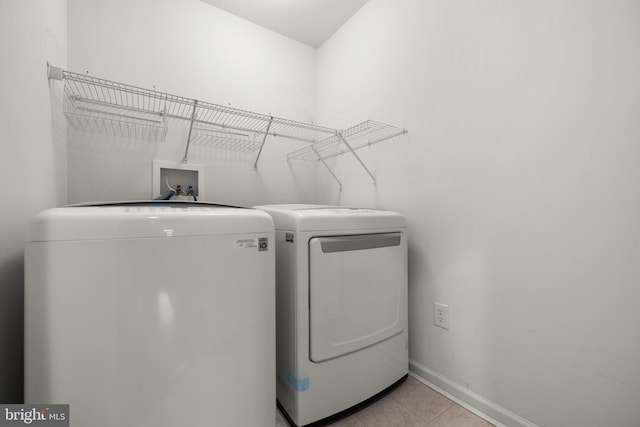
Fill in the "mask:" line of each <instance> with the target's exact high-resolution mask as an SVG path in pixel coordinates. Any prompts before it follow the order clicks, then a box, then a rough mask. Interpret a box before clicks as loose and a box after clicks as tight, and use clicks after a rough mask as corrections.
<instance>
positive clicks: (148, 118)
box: [47, 64, 407, 188]
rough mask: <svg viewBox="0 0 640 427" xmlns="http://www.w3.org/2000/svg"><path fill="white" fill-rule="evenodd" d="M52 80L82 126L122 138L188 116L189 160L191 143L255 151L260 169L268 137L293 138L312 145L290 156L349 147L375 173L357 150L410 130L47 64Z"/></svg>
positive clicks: (154, 137) (154, 135) (160, 129)
mask: <svg viewBox="0 0 640 427" xmlns="http://www.w3.org/2000/svg"><path fill="white" fill-rule="evenodd" d="M47 70H48V77H49V79H54V80H62V81H64V93H65V100H64V112H65V114H66V116H67V120H68V122H69V123H70V124H71V126H72V127H73V128H75V129H77V130H80V131H84V132H90V133H98V134H104V135H110V136H116V137H121V138H131V139H144V140H150V141H164V139H165V137H166V135H167V122H168V119H181V120H186V121H188V122H189V123H190V124H189V133H188V136H187V141H186V147H185V153H184V158H183V162H185V163H187V162H188V155H189V146H190V144H191V143H194V144H199V145H202V146H207V147H212V148H217V149H223V150H232V151H239V152H247V153H257V154H256V155H255V162H254V169H257V165H258V160H259V158H260V155H261V153H262V149H263V147H264V144H265V141H266V139H267V137H268V136H272V137H283V138H290V139H294V140H297V141H302V142H306V143H307V145H306V146H305V147H303V148H301V149H299V150H296V151H294V152H292V153H290V154H289V155H288V159H294V160H304V161H314V162H318V161H319V162H322V163H323V164H324V166H325V167H326V168H327V169H328V170H329V172H330V173H331V175H332V176H333V177H334V179H335V180H336V181H338V183H339V184H340V188H342V183H340V181H339V179H338V178H337V177H336V175H335V174H334V173H333V171H332V170H331V168H330V167H329V166H328V164H327V163H326V162H325V160H326V159H329V158H331V157H335V156H338V155H341V154H344V153H347V152H350V153H352V154H353V156H355V158H356V159H357V160H358V162H359V163H360V164H361V165H362V167H363V168H364V169H365V170H366V172H367V173H368V174H369V175H370V176H371V178H372V179H373V182H374V183H375V177H374V176H373V174H372V173H371V171H369V169H368V168H367V167H366V165H365V164H364V162H362V160H361V159H360V157H359V156H358V155H357V154H356V150H358V149H360V148H362V147H366V146H370V145H373V144H377V143H378V142H381V141H385V140H388V139H391V138H394V137H396V136H399V135H402V134H405V133H406V132H407V130H406V129H401V128H398V127H395V126H391V125H387V124H384V123H379V122H375V121H372V120H367V121H364V122H362V123H359V124H357V125H355V126H352V127H350V128H347V129H344V130H342V131H339V130H336V129H332V128H328V127H324V126H318V125H316V124H312V123H303V122H298V121H294V120H289V119H283V118H280V117H274V116H272V115H268V114H261V113H255V112H252V111H247V110H241V109H238V108H233V107H230V106H224V105H218V104H212V103H209V102H203V101H199V100H197V99H192V98H186V97H183V96H177V95H172V94H169V93H165V92H160V91H157V90H155V89H145V88H141V87H137V86H132V85H129V84H124V83H118V82H114V81H110V80H106V79H101V78H97V77H93V76H89V75H84V74H78V73H73V72H70V71H66V70H62V69H61V68H57V67H53V66H51V65H49V64H47Z"/></svg>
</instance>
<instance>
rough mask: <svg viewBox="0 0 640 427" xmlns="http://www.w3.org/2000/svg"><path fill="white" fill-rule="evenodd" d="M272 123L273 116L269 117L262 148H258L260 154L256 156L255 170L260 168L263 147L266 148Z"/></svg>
mask: <svg viewBox="0 0 640 427" xmlns="http://www.w3.org/2000/svg"><path fill="white" fill-rule="evenodd" d="M271 123H273V116H271V117H269V123H267V130H266V131H265V132H264V136H263V137H262V144H260V148H258V155H257V156H256V161H255V162H254V163H253V170H254V171H257V170H258V160H260V155H261V154H262V148H264V143H265V142H266V141H267V135H269V129H271Z"/></svg>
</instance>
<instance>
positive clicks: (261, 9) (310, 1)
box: [202, 0, 368, 48]
mask: <svg viewBox="0 0 640 427" xmlns="http://www.w3.org/2000/svg"><path fill="white" fill-rule="evenodd" d="M202 1H203V2H205V3H208V4H210V5H212V6H215V7H217V8H218V9H222V10H225V11H227V12H230V13H232V14H234V15H236V16H239V17H241V18H244V19H246V20H248V21H251V22H253V23H254V24H258V25H261V26H263V27H266V28H268V29H270V30H273V31H276V32H278V33H280V34H283V35H285V36H287V37H291V38H292V39H294V40H298V41H300V42H302V43H305V44H307V45H309V46H311V47H315V48H317V47H319V46H320V45H321V44H322V43H324V42H325V41H326V40H327V39H329V37H331V36H332V35H333V33H335V32H336V31H337V30H338V28H340V27H341V26H342V24H344V23H345V22H346V21H347V20H348V19H349V18H351V17H352V16H353V14H355V13H356V12H357V11H358V10H359V9H360V8H361V7H362V6H363V5H364V4H365V3H366V2H367V1H368V0H202Z"/></svg>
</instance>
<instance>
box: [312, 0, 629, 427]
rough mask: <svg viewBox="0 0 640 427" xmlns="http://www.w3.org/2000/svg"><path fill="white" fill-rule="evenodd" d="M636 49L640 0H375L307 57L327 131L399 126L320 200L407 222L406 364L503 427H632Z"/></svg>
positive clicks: (326, 181) (347, 162)
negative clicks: (399, 132)
mask: <svg viewBox="0 0 640 427" xmlns="http://www.w3.org/2000/svg"><path fill="white" fill-rule="evenodd" d="M638 52H640V3H638V2H637V1H635V0H626V1H625V0H615V1H610V2H601V1H596V0H589V1H577V0H575V1H573V0H564V1H560V2H557V1H551V0H545V1H538V2H511V1H504V0H500V1H498V0H496V1H490V2H475V1H470V0H465V1H456V2H447V1H428V0H396V1H391V0H370V1H369V3H367V4H366V5H365V6H364V7H363V8H362V9H361V10H360V11H359V12H358V14H357V15H356V16H355V17H354V18H353V19H352V20H350V21H349V22H348V23H347V24H346V25H345V26H344V27H342V29H341V30H340V31H339V32H338V33H337V34H336V35H335V36H334V37H333V38H332V39H330V40H329V42H327V43H326V44H324V45H323V46H322V47H321V48H320V50H319V57H318V82H319V84H318V117H319V120H320V122H321V123H323V124H325V125H328V126H334V127H346V126H349V125H351V124H353V123H356V122H357V121H359V120H364V119H367V118H371V119H377V120H380V121H386V122H389V123H391V124H394V125H399V126H404V127H406V128H407V129H408V130H409V134H408V136H407V137H405V138H401V139H398V140H395V141H391V142H387V143H382V144H380V145H378V146H375V147H372V148H371V149H368V150H363V151H362V155H363V157H364V160H365V162H367V163H368V164H369V165H370V166H371V167H372V169H373V171H374V173H375V174H376V176H377V179H378V185H377V186H373V185H372V184H371V182H370V180H369V179H368V177H367V176H366V174H365V173H364V171H362V170H361V169H359V168H358V166H357V164H356V163H355V162H354V161H353V160H352V159H351V158H350V157H349V156H342V157H340V158H339V159H337V160H335V161H334V162H333V164H334V166H335V168H336V171H337V174H338V176H339V178H341V179H342V180H343V183H344V191H342V193H340V192H339V191H338V189H337V186H336V185H335V183H334V182H333V181H332V180H331V178H330V177H329V176H328V175H327V174H323V172H322V171H319V174H320V175H321V176H323V181H322V185H321V188H320V193H319V194H320V201H321V202H326V203H344V204H348V205H365V206H379V207H383V208H387V209H392V210H397V211H399V212H402V213H404V214H406V216H407V219H408V223H409V227H410V283H409V286H410V355H411V358H412V359H413V363H414V364H413V367H414V369H416V370H417V371H419V372H420V373H422V374H423V375H428V376H430V379H431V380H438V381H439V383H440V385H441V386H442V387H444V388H446V389H448V391H450V392H452V393H454V394H457V395H458V396H461V397H463V398H467V399H468V400H469V401H472V402H474V403H477V402H479V401H482V400H483V399H488V401H489V405H488V407H489V409H491V408H493V409H494V410H495V411H494V412H493V413H492V414H493V415H495V416H496V417H498V418H500V419H501V420H502V421H503V422H505V423H508V424H513V425H516V424H517V423H519V422H520V423H522V424H524V423H526V421H523V420H518V418H517V416H511V414H509V412H508V411H512V412H513V413H515V414H517V415H519V416H521V417H523V418H524V419H526V420H528V421H529V422H531V423H535V424H538V425H540V426H581V427H588V426H605V425H607V426H613V425H615V426H621V427H623V426H624V427H632V426H638V425H640V407H639V406H638V401H639V398H640V369H638V361H640V329H639V328H638V325H640V310H638V309H637V305H638V301H640V262H638V260H639V259H640V226H639V218H640V79H638V76H640V55H639V54H638ZM434 301H439V302H442V303H445V304H448V305H449V307H450V317H451V319H450V322H451V327H450V330H449V331H446V330H443V329H439V328H436V327H434V326H433V311H432V307H433V302H434ZM477 396H480V397H479V398H477V399H476V397H477ZM474 399H475V400H474ZM500 407H502V408H505V409H506V410H501V408H500Z"/></svg>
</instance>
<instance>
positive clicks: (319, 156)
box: [311, 145, 342, 191]
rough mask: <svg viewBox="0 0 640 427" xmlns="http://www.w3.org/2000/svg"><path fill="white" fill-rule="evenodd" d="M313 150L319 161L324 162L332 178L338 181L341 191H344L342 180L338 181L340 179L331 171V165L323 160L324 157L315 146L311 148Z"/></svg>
mask: <svg viewBox="0 0 640 427" xmlns="http://www.w3.org/2000/svg"><path fill="white" fill-rule="evenodd" d="M311 149H312V150H313V151H314V152H315V153H316V156H318V160H320V161H321V162H322V164H323V165H324V167H325V168H327V170H328V171H329V173H330V174H331V176H332V177H333V179H335V180H336V182H337V183H338V186H339V187H340V191H342V182H340V180H339V179H338V177H337V176H336V174H335V173H333V171H332V170H331V168H330V167H329V165H328V164H327V162H325V161H324V159H323V158H322V156H321V155H320V153H318V150H316V147H314V146H313V145H312V146H311Z"/></svg>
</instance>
